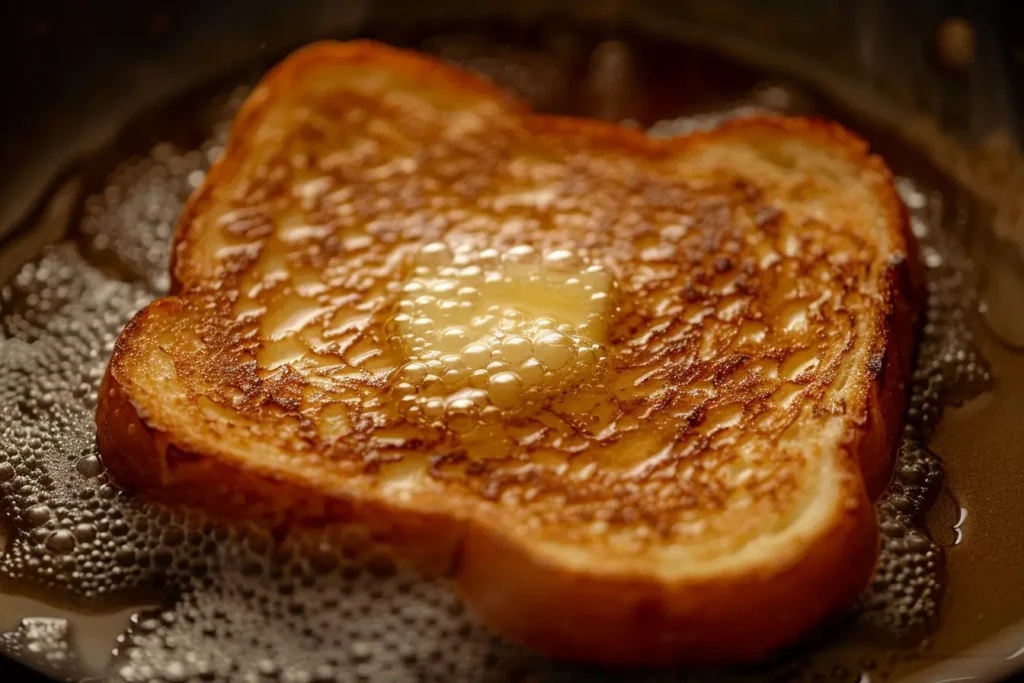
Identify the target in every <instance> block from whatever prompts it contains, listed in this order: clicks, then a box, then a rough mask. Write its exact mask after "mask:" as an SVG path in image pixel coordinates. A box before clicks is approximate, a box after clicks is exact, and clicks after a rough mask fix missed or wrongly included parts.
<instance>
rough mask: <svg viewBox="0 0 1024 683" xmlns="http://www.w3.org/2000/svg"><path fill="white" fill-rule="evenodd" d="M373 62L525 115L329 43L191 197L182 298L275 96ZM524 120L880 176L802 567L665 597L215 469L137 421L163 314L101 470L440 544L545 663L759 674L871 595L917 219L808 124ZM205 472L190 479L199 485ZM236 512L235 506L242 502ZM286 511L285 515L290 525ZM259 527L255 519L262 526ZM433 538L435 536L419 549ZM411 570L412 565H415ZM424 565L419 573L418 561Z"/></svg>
mask: <svg viewBox="0 0 1024 683" xmlns="http://www.w3.org/2000/svg"><path fill="white" fill-rule="evenodd" d="M335 60H346V61H348V60H358V61H372V62H373V63H374V64H375V65H377V66H380V65H381V64H384V65H386V67H387V68H395V69H403V70H405V69H408V70H409V72H410V73H414V74H417V75H421V76H423V77H425V78H429V79H431V81H430V82H432V83H433V82H437V83H441V84H443V85H444V86H445V87H454V88H466V89H469V90H472V91H475V92H478V93H480V94H481V95H482V96H485V97H495V98H501V99H502V100H504V101H506V102H510V103H509V105H508V106H509V107H510V111H513V112H515V111H525V107H524V106H523V105H521V104H519V103H516V102H514V101H509V100H508V99H507V98H506V97H505V95H504V94H503V93H501V92H500V91H497V90H496V88H494V87H493V86H491V85H490V84H488V83H486V82H484V81H482V80H480V79H478V78H476V77H473V76H471V75H469V74H466V73H464V72H462V71H460V70H457V69H452V68H450V67H447V66H445V65H444V64H442V63H440V62H438V61H436V60H433V59H430V58H426V57H422V56H419V55H415V54H412V53H405V52H403V51H399V50H394V49H392V48H387V47H384V46H379V45H375V44H372V43H368V42H358V43H350V44H336V43H327V44H318V45H315V46H311V47H308V48H305V49H303V50H301V51H299V52H298V53H296V54H295V55H294V56H292V57H290V58H289V59H287V60H285V62H283V63H282V64H281V65H279V66H278V67H277V68H276V69H274V70H273V71H272V72H271V74H270V75H268V77H267V78H266V79H265V80H264V82H263V83H262V84H261V85H260V86H259V88H257V91H255V92H254V93H253V95H252V96H251V97H250V98H249V100H247V102H246V103H245V105H244V106H243V108H242V110H241V112H240V113H239V116H238V118H237V119H236V123H235V127H234V130H233V132H232V137H231V142H230V143H229V146H228V150H227V153H226V154H225V156H224V159H223V160H222V161H221V162H219V163H218V164H216V165H215V166H214V168H213V169H212V170H211V173H210V174H209V176H208V178H207V180H206V182H205V183H204V186H203V188H202V189H201V190H199V191H198V192H197V193H195V194H194V195H193V197H192V198H191V199H190V201H189V203H188V205H187V207H186V209H185V211H184V213H183V215H182V217H181V220H180V222H179V227H178V232H177V234H176V239H175V245H174V252H173V259H174V265H173V266H172V273H173V276H174V280H175V285H174V287H175V289H178V288H181V287H182V286H185V285H187V284H188V282H187V278H186V277H182V276H186V275H187V273H186V272H185V270H184V267H183V264H184V263H186V262H187V258H188V249H189V245H190V240H189V230H190V227H191V226H192V224H193V223H194V221H195V219H196V218H197V217H198V216H199V215H200V214H201V212H202V210H203V208H204V207H205V206H206V204H207V202H208V201H209V199H210V193H211V189H212V188H213V187H214V186H216V185H217V184H218V183H220V182H223V181H224V180H226V179H227V178H229V177H230V176H231V174H233V173H234V172H235V171H236V170H237V166H238V161H239V159H240V158H241V157H240V155H243V154H244V153H245V140H246V138H247V131H249V130H251V129H252V128H253V127H254V126H257V125H258V124H259V120H260V118H261V117H262V114H263V112H264V111H265V108H266V107H267V106H268V105H269V102H270V101H271V100H272V99H273V97H274V95H275V94H276V92H277V89H279V88H287V87H288V84H289V83H290V79H292V78H295V77H296V76H297V75H298V74H299V73H300V72H301V71H302V69H304V68H306V67H308V66H310V65H313V64H319V63H323V62H325V61H327V62H330V61H335ZM524 122H525V123H526V124H527V125H528V126H529V127H530V128H531V129H532V130H533V131H534V132H535V133H537V134H539V135H553V136H570V135H571V136H579V137H581V138H583V139H585V140H587V141H589V142H593V143H594V144H596V145H600V146H602V147H606V148H607V147H609V146H611V147H614V148H620V149H621V150H622V151H623V152H624V153H630V154H639V155H648V154H654V155H657V156H661V155H663V154H667V153H673V152H680V151H682V150H684V149H686V148H688V147H690V146H693V145H700V144H707V143H716V144H717V143H718V142H719V141H721V140H722V139H723V138H724V137H726V136H731V135H749V134H784V135H794V136H800V137H803V138H804V139H805V140H810V139H814V140H818V141H820V142H822V143H823V144H827V145H830V146H833V148H834V149H835V150H836V152H837V153H841V154H845V155H847V156H848V158H849V159H850V160H852V161H853V162H854V163H856V164H857V165H858V167H861V168H863V169H865V170H867V171H869V173H870V178H871V181H872V182H873V184H874V189H875V191H876V195H877V197H878V199H879V201H880V202H881V204H882V206H883V208H884V210H885V212H886V214H887V216H888V219H889V220H888V225H887V231H888V234H887V235H886V240H887V243H888V244H889V246H890V252H891V253H892V254H893V255H894V256H893V258H892V259H891V260H890V261H889V262H888V263H887V264H886V276H885V291H884V293H883V305H882V306H881V307H880V308H879V310H878V311H877V313H876V314H877V318H876V320H875V330H876V334H875V337H874V339H873V345H872V348H871V356H870V358H871V361H870V363H869V368H868V372H867V374H866V375H865V376H863V377H860V378H858V380H857V381H858V385H859V386H858V388H859V389H861V391H858V392H855V395H854V396H853V397H852V403H853V405H852V406H848V407H849V408H850V412H851V413H852V414H854V415H860V416H861V420H860V421H859V422H858V423H856V424H852V425H849V429H848V432H847V434H846V435H845V438H844V440H843V444H842V446H841V448H842V450H843V454H841V455H840V456H838V458H839V462H841V463H845V465H846V466H845V467H844V468H843V471H842V472H841V473H840V476H841V479H842V490H843V493H844V494H845V495H844V499H845V500H844V502H845V505H840V508H841V509H842V512H840V514H839V515H837V519H835V521H834V524H832V525H830V526H829V527H828V529H827V530H826V532H825V533H823V534H822V535H820V536H819V537H816V538H813V539H798V540H797V541H795V542H797V543H801V544H802V548H801V551H804V550H806V551H805V552H801V553H798V555H799V557H797V559H793V557H792V556H790V557H786V558H776V557H772V558H766V560H765V561H764V562H762V563H759V564H758V565H757V566H754V567H751V568H750V570H749V571H748V572H746V573H745V574H744V575H742V576H737V575H735V574H730V575H728V576H721V577H716V578H713V579H710V580H706V581H701V582H699V583H698V582H693V581H691V580H683V581H679V582H666V581H664V580H663V579H660V578H658V577H656V576H651V575H643V574H637V575H629V576H621V577H615V578H609V577H608V576H607V575H603V574H600V573H597V572H594V573H585V572H581V571H579V570H578V569H568V568H566V567H563V566H558V565H555V564H552V563H550V562H549V561H546V558H543V557H541V556H540V555H539V554H538V553H536V552H534V550H535V549H533V548H530V547H528V544H523V543H521V542H519V541H517V540H515V539H514V538H512V537H511V536H510V535H508V534H507V533H506V532H504V531H502V530H500V529H498V528H496V527H491V526H489V525H488V524H486V523H485V522H484V521H482V520H480V519H479V518H476V517H473V516H472V515H470V516H468V517H467V518H465V519H458V518H456V516H453V515H438V514H433V513H430V512H423V513H422V514H417V513H415V512H414V511H413V512H410V511H409V510H408V509H406V508H398V507H396V506H389V505H387V504H386V503H381V501H379V500H378V501H372V500H370V501H367V500H357V499H352V498H350V497H344V496H335V495H328V496H325V495H324V494H323V492H321V491H320V490H318V489H317V488H316V487H315V486H311V485H309V483H308V482H306V481H302V480H299V479H298V478H291V477H288V476H282V475H280V474H278V475H275V474H274V473H271V472H266V471H261V470H260V469H259V468H250V467H247V466H246V464H243V463H239V462H232V461H227V460H223V459H221V458H219V457H218V455H217V451H218V450H219V449H218V448H217V447H216V444H206V446H208V447H209V448H206V449H193V448H190V447H188V446H184V448H179V446H178V445H176V444H175V440H174V437H173V436H172V435H171V434H170V433H169V432H168V431H163V430H162V429H161V428H160V425H150V424H147V421H146V420H145V419H143V417H142V413H145V411H144V410H143V411H142V413H140V410H139V407H138V406H137V405H136V404H135V403H134V402H133V400H132V397H131V396H130V395H129V392H128V391H127V390H126V389H125V387H124V385H123V384H122V379H121V378H122V377H123V376H125V375H123V374H122V373H126V374H128V375H130V374H131V372H132V370H131V367H132V365H133V363H138V362H140V361H142V360H143V359H140V358H137V357H135V356H134V354H133V351H132V350H131V348H130V346H131V343H132V340H133V336H134V335H136V334H138V333H139V328H140V327H141V324H142V322H143V321H144V320H145V319H146V317H147V316H150V315H157V314H158V311H159V309H158V306H159V305H160V304H161V303H165V304H166V303H168V302H167V300H164V301H163V302H156V303H155V304H153V305H151V306H150V307H148V308H147V309H145V310H144V311H142V312H140V313H139V315H138V316H137V317H136V318H135V319H134V320H133V321H132V322H131V323H130V324H129V326H128V327H127V328H126V329H125V331H124V332H123V333H122V335H121V336H120V337H119V338H118V340H117V343H116V345H115V350H114V355H113V357H112V359H111V362H110V365H109V366H108V368H107V373H106V375H105V376H104V379H103V382H102V385H101V389H100V396H99V404H98V408H97V423H98V428H99V429H98V438H99V443H100V450H101V453H102V454H103V456H104V462H105V463H106V466H107V468H108V470H109V471H110V473H111V475H112V476H113V477H114V479H115V480H116V481H118V482H119V483H121V484H122V485H124V486H126V487H127V488H129V489H137V490H143V491H146V492H148V493H149V494H150V495H152V496H154V497H156V498H160V499H163V500H166V501H168V502H176V503H185V504H191V505H196V506H200V507H203V508H206V509H207V510H211V511H213V512H214V514H215V515H218V516H223V517H226V518H229V519H242V520H251V519H252V515H253V511H254V510H267V511H268V517H267V519H274V520H282V519H286V520H287V522H286V524H302V525H305V524H309V525H314V526H318V525H324V524H328V525H329V524H331V523H333V522H335V521H339V522H340V521H350V520H354V521H357V522H361V523H367V522H369V521H370V520H377V521H379V520H381V519H387V520H389V522H388V524H387V526H388V528H387V529H383V530H382V532H381V533H382V534H384V535H385V536H387V537H388V538H389V539H391V540H394V541H395V542H397V543H398V544H399V545H405V543H404V542H403V539H404V540H408V541H409V543H411V545H412V546H418V545H419V541H417V540H410V539H422V538H424V537H430V538H431V539H432V540H431V544H430V545H431V546H433V548H432V549H431V550H430V551H427V552H426V553H425V556H426V558H427V559H426V561H425V563H422V564H420V566H422V567H427V568H428V570H431V568H432V570H433V571H446V570H447V571H448V572H449V573H452V574H454V575H455V577H456V579H457V580H458V584H459V587H460V590H461V592H462V593H463V595H464V596H465V597H466V599H467V601H468V602H469V603H470V604H471V605H473V606H474V607H475V608H476V609H477V610H478V611H479V612H481V613H482V615H483V616H484V618H485V620H486V621H487V622H488V623H489V624H490V625H491V626H492V627H493V628H495V630H497V631H498V632H499V633H501V634H503V635H505V636H507V637H509V638H511V639H513V640H516V641H519V642H522V643H524V644H526V645H529V646H531V647H533V648H535V649H537V650H539V651H541V652H543V653H545V654H547V655H550V656H554V657H558V658H566V659H573V660H582V661H591V662H595V661H596V662H603V663H610V664H669V663H677V662H691V663H695V662H706V663H716V662H725V661H738V660H751V659H756V658H759V657H761V656H762V655H764V654H765V653H767V652H769V651H771V650H773V649H775V648H777V647H779V646H781V645H784V644H786V643H789V642H791V641H792V640H794V639H795V638H796V637H798V636H799V635H800V634H801V633H803V632H805V631H806V630H807V629H809V628H811V627H812V626H814V625H815V624H817V623H819V622H820V621H821V619H823V618H824V617H825V616H827V615H828V614H830V613H833V612H834V611H836V610H838V609H841V608H842V607H844V606H846V605H848V604H849V603H850V602H851V601H852V600H853V599H854V598H855V597H856V595H857V593H858V592H859V591H861V590H862V589H863V588H864V586H865V585H866V583H867V581H868V580H869V578H870V575H871V573H872V570H873V567H874V563H875V561H876V558H877V552H878V537H877V527H876V520H875V517H874V514H873V511H872V508H871V506H870V503H869V496H870V497H872V498H873V497H875V496H877V495H878V493H879V492H880V491H881V490H882V488H884V485H885V484H886V483H887V480H888V477H889V475H890V471H891V456H892V453H893V452H894V449H895V444H896V442H897V440H898V438H899V434H900V432H901V424H902V416H903V413H904V410H905V407H906V391H907V383H908V381H909V374H910V360H911V354H912V352H913V340H914V330H915V327H916V318H917V316H916V312H917V310H918V305H919V302H920V297H921V294H922V292H923V287H922V272H921V268H920V265H919V263H918V259H917V255H916V252H915V251H914V243H913V240H912V238H911V237H910V235H909V229H908V220H907V215H906V210H905V208H904V207H903V205H902V203H901V202H900V201H899V199H898V197H897V195H896V193H895V190H894V188H893V186H892V177H891V173H890V171H889V170H888V168H887V167H886V166H885V164H884V162H882V160H881V159H879V158H878V157H876V156H873V155H870V154H868V151H867V145H866V144H865V143H864V142H863V141H862V140H861V139H860V138H858V137H856V136H855V135H853V134H852V133H849V132H848V131H846V130H845V129H843V128H842V127H841V126H838V125H836V124H831V123H825V122H819V121H811V120H806V119H782V118H774V117H761V118H756V119H746V120H739V121H735V122H730V123H727V124H725V125H723V126H722V127H720V128H718V129H716V130H715V131H711V132H707V133H699V134H694V135H692V136H689V137H687V138H683V139H677V140H670V141H665V142H660V141H650V140H648V139H647V138H646V137H644V136H643V135H642V134H639V133H637V132H635V131H629V130H626V129H622V128H619V127H616V126H613V125H608V124H603V123H600V122H595V121H585V120H578V119H572V118H567V117H552V116H541V115H534V116H529V117H525V118H524ZM195 460H205V461H206V462H205V463H204V464H205V465H206V467H204V469H203V470H202V471H203V472H204V478H205V479H206V481H196V480H193V479H192V478H190V477H189V476H185V477H178V476H177V473H178V472H179V471H186V470H179V469H178V467H177V466H176V463H179V462H187V461H195ZM196 471H197V470H195V469H187V472H189V473H194V472H196ZM213 482H217V483H218V485H217V486H216V487H215V488H216V490H234V491H236V492H242V493H243V496H242V497H243V498H245V499H248V500H250V501H251V503H252V505H251V506H242V507H238V506H237V505H235V504H230V505H221V504H220V503H221V499H220V498H218V496H216V495H214V492H213V490H211V489H212V488H214V487H212V486H211V484H212V483H213ZM232 499H233V500H238V496H235V497H233V498H232ZM282 512H284V513H285V514H284V515H283V516H282V514H281V513H282ZM256 516H257V517H258V516H259V514H258V513H257V515H256ZM425 535H426V536H425ZM413 559H414V562H416V558H415V553H414V558H413ZM417 564H419V563H417Z"/></svg>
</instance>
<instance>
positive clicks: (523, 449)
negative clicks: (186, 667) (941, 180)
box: [97, 42, 920, 664]
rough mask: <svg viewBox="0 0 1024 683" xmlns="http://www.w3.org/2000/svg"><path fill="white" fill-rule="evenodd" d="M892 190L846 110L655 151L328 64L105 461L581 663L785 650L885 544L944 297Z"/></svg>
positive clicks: (132, 357) (202, 242) (345, 61)
mask: <svg viewBox="0 0 1024 683" xmlns="http://www.w3.org/2000/svg"><path fill="white" fill-rule="evenodd" d="M891 181H892V178H891V174H890V172H889V170H888V169H887V168H886V166H885V164H884V163H883V162H882V161H881V160H880V159H878V158H877V157H875V156H871V155H869V153H868V151H867V149H866V145H865V144H864V143H863V142H862V141H861V140H859V139H858V138H856V137H855V136H853V135H852V134H850V133H848V132H847V131H845V130H844V129H842V128H841V127H839V126H836V125H832V124H829V123H823V122H816V121H810V120H804V119H787V118H774V117H762V118H751V119H745V120H738V121H734V122H730V123H727V124H725V125H722V126H721V127H719V128H718V129H716V130H714V131H713V132H708V133H698V134H693V135H690V136H687V137H685V138H679V139H673V140H653V139H648V138H646V137H645V136H643V135H642V134H641V133H638V132H634V131H631V130H627V129H624V128H620V127H617V126H614V125H609V124H605V123H599V122H595V121H588V120H579V119H571V118H557V117H551V116H542V115H537V114H532V113H530V112H529V111H527V109H526V108H525V106H524V105H523V104H521V103H519V102H516V101H515V100H513V99H510V98H509V97H508V96H507V95H505V94H504V93H502V92H501V91H499V90H497V89H496V88H495V87H493V86H491V85H489V84H488V83H486V82H484V81H482V80H479V79H478V78H476V77H474V76H473V75H470V74H468V73H465V72H463V71H461V70H459V69H456V68H453V67H450V66H447V65H445V64H442V63H440V62H437V61H435V60H433V59H431V58H428V57H425V56H420V55H417V54H413V53H409V52H404V51H400V50H396V49H392V48H389V47H385V46H383V45H378V44H374V43H369V42H350V43H320V44H316V45H312V46H310V47H307V48H304V49H302V50H300V51H298V52H296V53H295V54H293V55H292V56H291V57H289V58H288V59H286V60H285V61H284V62H283V63H282V64H280V65H279V66H278V67H276V68H275V69H274V70H273V71H272V72H271V73H270V74H269V75H268V76H266V77H265V78H264V80H263V81H262V83H261V84H260V85H259V86H258V87H257V88H256V89H255V90H254V91H253V93H252V94H251V95H250V97H249V98H248V100H247V101H246V103H245V104H244V106H243V107H242V109H241V111H240V112H239V114H238V116H237V119H236V121H235V124H234V129H233V132H232V134H231V140H230V143H229V145H228V148H227V150H226V153H225V154H224V157H223V158H222V159H221V160H220V161H219V162H218V163H217V164H215V165H214V167H213V168H212V169H211V171H210V173H209V176H208V177H207V178H206V181H205V182H204V183H203V185H202V187H201V188H199V189H198V190H197V191H196V192H195V194H194V195H193V196H192V198H191V200H190V202H189V204H188V207H187V209H186V210H185V212H184V214H183V215H182V217H181V220H180V223H179V225H178V231H177V235H176V241H175V245H174V254H173V264H172V280H173V283H174V293H173V295H172V296H169V297H167V298H164V299H161V300H159V301H156V302H154V303H153V304H151V305H150V306H148V307H147V308H146V309H145V310H144V311H142V312H141V313H139V314H138V315H137V316H136V317H135V319H134V320H132V322H131V323H130V324H129V325H128V326H127V327H126V328H125V330H124V332H123V333H122V334H121V336H120V338H119V339H118V341H117V344H116V346H115V349H114V354H113V358H112V359H111V361H110V365H109V367H108V369H107V374H106V377H105V379H104V381H103V385H102V387H101V392H100V397H99V408H98V414H97V423H98V428H99V444H100V448H101V452H102V454H103V458H104V461H105V463H106V466H107V468H108V469H109V471H110V473H111V474H112V476H113V477H114V479H115V480H116V481H118V482H119V483H121V484H122V485H124V486H125V487H128V488H129V489H135V490H139V491H142V492H143V493H144V494H145V495H149V496H151V497H154V498H159V499H162V500H165V501H171V502H180V503H185V504H191V505H199V506H203V507H205V508H207V509H209V510H212V511H214V512H216V513H217V514H221V515H230V516H232V517H234V518H252V519H259V520H261V521H266V522H269V523H272V524H281V525H328V524H331V523H333V522H346V521H353V520H354V521H356V522H359V523H364V524H367V525H369V526H371V527H372V528H373V529H374V530H375V531H377V532H379V533H381V534H385V535H387V537H388V538H389V539H390V540H392V541H393V542H395V543H396V544H397V545H398V547H399V548H400V550H401V552H404V553H406V554H407V555H408V556H409V557H410V558H417V561H424V562H425V564H427V565H431V566H433V567H435V568H437V567H442V568H444V570H446V571H449V572H451V573H452V574H453V575H454V576H455V577H456V579H457V582H458V584H459V586H460V590H461V591H462V593H463V595H464V596H465V598H466V599H467V601H468V602H469V603H470V604H471V605H472V606H473V607H474V608H475V609H476V610H478V611H479V613H480V614H481V615H482V616H483V618H484V619H485V620H486V621H487V623H489V624H490V625H491V626H492V627H493V628H494V629H495V630H496V631H497V632H499V633H501V634H503V635H505V636H507V637H509V638H511V639H514V640H516V641H519V642H522V643H524V644H526V645H528V646H530V647H532V648H535V649H536V650H539V651H541V652H543V653H546V654H548V655H551V656H555V657H561V658H568V659H574V660H583V661H590V662H605V663H646V664H666V663H679V662H688V663H697V662H726V661H740V660H750V659H755V658H758V657H760V656H762V655H763V654H765V653H766V652H768V651H770V650H772V649H773V648H777V647H779V646H781V645H784V644H787V643H790V642H792V641H793V640H794V639H796V638H798V637H799V636H800V635H801V634H802V633H803V632H805V631H806V630H808V629H809V628H810V627H813V626H814V625H815V624H817V623H819V622H820V621H821V620H822V619H823V618H824V617H826V616H827V615H829V614H830V613H833V612H835V611H836V610H839V609H841V608H844V607H846V606H848V605H849V604H850V603H851V602H852V601H853V600H854V598H855V597H856V595H857V594H858V592H859V591H861V590H862V589H863V588H864V586H865V585H866V583H867V582H868V580H869V578H870V576H871V573H872V569H873V566H874V562H875V560H876V555H877V546H878V536H877V529H876V521H875V516H874V512H873V508H872V504H871V501H872V499H873V498H874V497H875V496H877V495H878V493H879V492H880V490H881V489H882V487H883V486H884V485H885V483H886V480H887V477H888V473H889V468H890V464H891V459H892V456H893V452H894V448H895V443H896V439H897V435H898V434H899V432H900V428H901V419H902V414H903V411H904V406H905V396H904V393H905V391H904V390H905V383H906V381H907V377H908V374H909V367H910V359H911V352H912V341H913V329H914V321H915V310H916V307H915V301H917V297H918V295H919V292H920V286H919V285H920V279H919V271H918V269H917V265H916V264H917V261H916V254H915V251H914V247H913V244H912V241H911V240H912V238H911V237H910V235H909V232H908V229H907V219H906V215H905V211H904V209H903V207H902V205H901V203H900V202H899V200H898V198H897V195H896V193H895V192H894V189H893V186H892V182H891Z"/></svg>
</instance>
